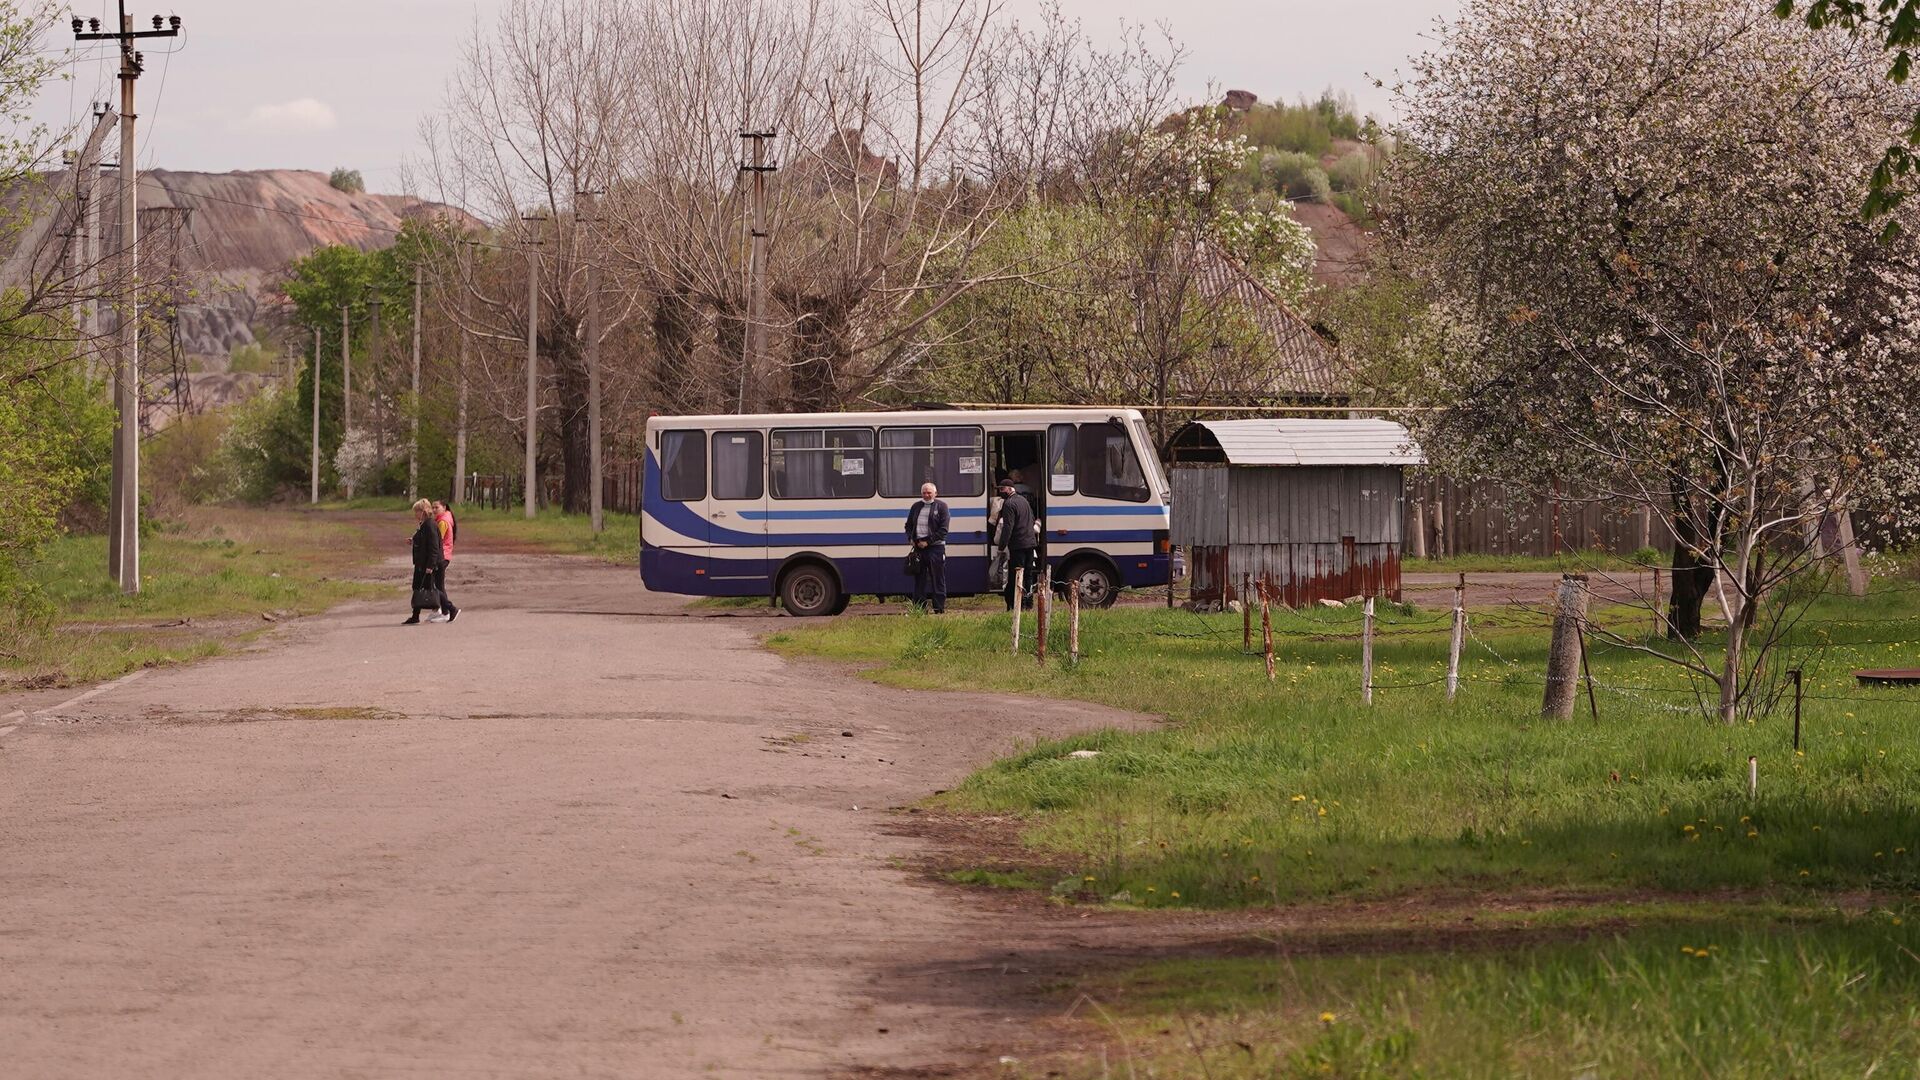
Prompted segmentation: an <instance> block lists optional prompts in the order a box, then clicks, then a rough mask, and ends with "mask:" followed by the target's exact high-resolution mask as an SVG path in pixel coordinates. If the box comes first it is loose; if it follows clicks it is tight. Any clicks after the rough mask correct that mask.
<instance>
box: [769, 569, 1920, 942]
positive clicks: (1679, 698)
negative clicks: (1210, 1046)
mask: <svg viewBox="0 0 1920 1080" xmlns="http://www.w3.org/2000/svg"><path fill="white" fill-rule="evenodd" d="M1913 595H1914V594H1913V593H1911V592H1899V593H1882V594H1880V595H1878V596H1876V597H1873V598H1870V599H1869V600H1867V601H1864V602H1855V601H1849V600H1841V599H1827V600H1823V601H1821V607H1820V610H1819V611H1818V612H1816V616H1817V617H1818V618H1819V619H1820V621H1819V622H1818V623H1817V624H1815V625H1810V627H1809V629H1808V630H1807V633H1806V637H1807V638H1808V640H1809V641H1824V642H1826V644H1825V645H1823V646H1822V647H1820V648H1819V649H1811V648H1810V649H1808V650H1805V651H1803V654H1802V655H1801V657H1800V659H1801V660H1802V661H1803V662H1804V663H1805V665H1806V668H1807V673H1808V678H1807V684H1806V685H1807V692H1808V694H1810V695H1815V696H1816V698H1817V699H1816V700H1809V701H1808V702H1807V703H1806V722H1805V728H1806V743H1805V751H1804V754H1803V755H1799V756H1796V755H1795V753H1794V752H1793V750H1792V749H1791V746H1790V740H1791V720H1790V716H1789V715H1788V714H1789V713H1790V710H1788V711H1787V713H1777V714H1776V715H1774V716H1773V717H1771V718H1768V719H1766V720H1764V721H1762V722H1760V723H1757V724H1741V725H1739V726H1736V727H1726V726H1723V725H1720V724H1717V723H1711V722H1708V721H1706V720H1704V719H1702V718H1701V717H1700V716H1699V715H1698V714H1694V713H1686V712H1674V711H1670V710H1671V709H1674V708H1683V707H1685V705H1686V704H1687V703H1689V702H1690V701H1691V698H1690V697H1689V696H1688V695H1687V694H1686V693H1685V692H1684V691H1682V692H1678V693H1674V692H1668V691H1672V690H1675V689H1679V688H1681V687H1682V686H1683V685H1684V684H1683V683H1681V682H1680V680H1679V679H1678V677H1677V676H1676V675H1675V674H1674V672H1673V670H1672V669H1670V668H1667V667H1665V666H1663V665H1660V664H1659V663H1658V662H1657V661H1649V660H1646V659H1643V658H1639V657H1636V656H1633V655H1630V654H1627V653H1625V652H1623V651H1621V650H1618V649H1607V648H1596V649H1595V650H1594V653H1593V665H1594V670H1595V677H1596V679H1598V680H1599V681H1600V682H1601V683H1602V684H1603V685H1607V686H1619V687H1627V688H1642V689H1634V690H1632V691H1631V692H1625V691H1606V692H1603V693H1602V694H1601V695H1600V708H1601V716H1600V719H1599V721H1598V722H1597V723H1596V722H1594V721H1592V720H1590V719H1588V718H1587V716H1586V703H1585V702H1584V701H1582V702H1581V712H1580V713H1579V714H1578V715H1577V717H1576V719H1575V720H1573V721H1571V722H1543V721H1542V720H1541V719H1540V717H1539V715H1538V714H1539V708H1540V697H1541V690H1542V683H1541V672H1542V671H1543V669H1544V654H1545V646H1546V633H1545V631H1544V629H1543V628H1541V627H1540V626H1539V625H1538V620H1537V619H1536V618H1534V617H1527V616H1518V615H1515V614H1511V613H1506V612H1499V613H1483V614H1482V615H1480V616H1478V618H1479V619H1480V620H1481V621H1480V622H1479V623H1478V629H1477V630H1476V636H1477V639H1478V640H1476V641H1475V642H1474V643H1472V644H1471V645H1470V648H1469V652H1468V656H1467V660H1466V663H1465V664H1464V685H1463V688H1462V690H1461V693H1460V699H1459V700H1458V701H1456V702H1455V703H1453V704H1452V705H1448V704H1447V703H1446V701H1445V697H1444V687H1443V686H1441V685H1437V684H1436V682H1435V681H1436V680H1437V679H1439V678H1440V677H1441V675H1442V674H1443V672H1444V665H1445V657H1446V637H1445V634H1444V629H1443V628H1444V625H1445V622H1444V613H1434V612H1419V613H1414V614H1403V613H1398V612H1395V613H1389V614H1388V615H1387V616H1385V617H1384V618H1383V619H1382V622H1381V627H1380V638H1379V646H1378V653H1377V660H1376V662H1377V665H1378V667H1377V674H1376V681H1377V684H1378V686H1379V689H1377V690H1376V693H1375V702H1374V704H1373V705H1371V706H1368V705H1365V704H1363V703H1362V702H1361V700H1360V693H1359V690H1360V686H1359V675H1358V671H1357V659H1358V653H1359V643H1358V641H1356V640H1354V638H1353V637H1352V636H1348V635H1352V634H1353V633H1354V631H1356V630H1357V625H1356V624H1357V620H1358V615H1357V614H1356V613H1355V612H1353V611H1351V610H1344V611H1330V610H1314V611H1310V612H1299V613H1294V612H1284V613H1279V614H1278V616H1277V631H1278V632H1279V634H1280V638H1279V640H1280V644H1279V647H1278V652H1279V664H1278V667H1279V678H1278V680H1277V681H1276V682H1274V683H1271V684H1269V683H1268V682H1267V680H1266V678H1265V677H1264V675H1263V672H1262V668H1261V663H1260V660H1259V658H1258V656H1245V655H1242V654H1241V652H1240V620H1239V617H1238V616H1235V615H1225V616H1198V615H1194V614H1191V613H1187V612H1179V611H1166V610H1160V609H1151V608H1148V609H1114V610H1110V611H1104V612H1092V613H1089V614H1088V615H1087V616H1086V620H1085V627H1084V632H1083V638H1084V643H1085V647H1086V650H1087V652H1086V655H1085V656H1084V657H1083V659H1082V661H1081V663H1080V665H1079V666H1078V667H1068V666H1066V665H1065V664H1063V663H1060V662H1057V661H1056V662H1053V663H1050V664H1049V666H1047V667H1046V668H1041V667H1039V666H1037V665H1036V664H1035V663H1034V662H1033V660H1032V658H1031V654H1030V653H1029V654H1028V655H1027V656H1025V657H1024V658H1022V659H1019V660H1010V659H1009V657H1008V656H1007V644H1006V643H1007V638H1008V625H1007V617H1006V616H1005V615H1004V614H993V615H969V614H959V615H953V614H950V615H948V616H946V617H945V619H944V620H941V621H937V622H936V621H934V620H932V619H927V618H906V617H902V618H898V619H886V618H849V619H841V620H836V621H833V622H825V623H820V624H817V625H813V626H807V627H803V628H800V629H795V630H791V631H788V632H785V633H782V634H777V635H775V636H774V637H772V638H771V639H770V642H771V643H772V644H773V645H774V646H775V647H776V648H779V649H782V650H785V651H787V652H790V653H803V654H810V655H817V656H822V657H828V658H833V659H837V660H844V661H854V662H859V663H864V664H868V665H877V666H876V667H875V669H874V671H873V675H874V677H875V678H877V679H879V680H881V681H883V682H886V683H889V684H893V685H898V686H909V687H925V688H943V689H952V688H969V689H997V690H1010V691H1018V692H1028V693H1037V694H1048V695H1057V696H1064V697H1076V698H1083V699H1086V700H1091V701H1097V702H1101V703H1104V704H1109V705H1114V706H1119V707H1122V708H1129V709H1136V710H1140V711H1143V712H1147V713H1152V714H1157V715H1160V716H1164V717H1166V718H1168V720H1169V721H1170V722H1169V723H1168V724H1167V725H1166V726H1165V727H1163V728H1161V729H1160V730H1152V731H1143V732H1134V733H1125V732H1118V731H1107V732H1100V733H1093V734H1087V735H1081V736H1077V737H1073V738H1069V739H1065V740H1060V741H1054V742H1046V743H1042V744H1040V745H1037V746H1034V747H1031V748H1029V749H1027V750H1025V751H1024V752H1021V753H1017V754H1014V755H1013V756H1011V757H1009V758H1006V759H1005V760H1002V761H999V762H997V763H995V764H993V765H991V766H989V767H987V768H985V769H983V770H981V771H980V772H978V773H976V774H974V775H973V776H971V777H970V778H968V779H967V780H966V781H965V782H964V783H962V784H961V785H959V786H958V787H957V788H955V789H954V790H953V791H951V792H949V793H948V794H946V795H944V796H942V797H940V799H939V804H940V805H941V806H942V807H943V808H946V809H950V810H954V811H959V812H974V813H983V814H997V815H1012V816H1016V817H1018V818H1020V819H1022V820H1023V821H1024V822H1025V823H1026V829H1025V833H1024V839H1025V842H1026V843H1028V844H1029V845H1031V846H1033V847H1035V848H1039V849H1043V850H1044V851H1046V852H1047V853H1049V856H1050V857H1049V858H1048V859H1045V860H1042V859H1038V858H1036V860H1035V862H1036V864H1044V863H1046V862H1054V863H1057V862H1058V861H1059V857H1060V856H1062V855H1064V856H1066V857H1067V858H1068V860H1069V861H1070V862H1072V863H1073V864H1075V865H1076V866H1077V868H1078V873H1077V874H1075V875H1072V877H1073V878H1076V879H1078V880H1077V882H1074V881H1070V882H1066V883H1063V884H1065V885H1066V887H1065V888H1064V889H1063V888H1060V887H1059V886H1056V891H1059V892H1062V893H1064V894H1065V895H1067V896H1069V897H1072V898H1076V899H1082V900H1098V899H1108V898H1112V897H1115V896H1119V897H1121V898H1123V899H1124V900H1125V901H1126V902H1128V903H1131V904H1134V905H1140V906H1146V907H1173V906H1178V907H1189V906H1204V907H1242V906H1249V905H1263V904H1271V903H1276V902H1284V901H1289V900H1297V899H1302V898H1313V897H1333V896H1368V895H1394V894H1402V893H1409V892H1415V891H1422V890H1433V889H1444V890H1456V891H1458V890H1467V891H1471V890H1497V889H1503V888H1511V887H1516V886H1524V887H1543V886H1544V887H1576V888H1583V889H1591V888H1599V889H1629V888H1633V889H1660V890H1670V891H1680V892H1687V891H1694V890H1704V889H1723V888H1734V889H1743V890H1745V889H1755V890H1786V891H1788V892H1802V891H1818V890H1824V889H1857V888H1892V889H1910V888H1920V767H1917V766H1920V751H1916V750H1915V749H1914V748H1913V742H1912V737H1911V736H1912V723H1913V719H1912V718H1913V716H1914V715H1915V710H1916V706H1917V705H1920V694H1916V692H1914V691H1910V690H1880V691H1865V690H1860V689H1857V688H1855V687H1854V685H1853V680H1852V679H1851V678H1849V677H1848V675H1847V672H1848V671H1849V670H1850V669H1851V668H1853V667H1855V666H1859V665H1861V664H1865V663H1872V664H1875V665H1886V664H1888V663H1893V662H1907V663H1911V662H1913V655H1914V653H1915V652H1916V646H1915V645H1911V644H1891V645H1889V644H1887V643H1888V642H1905V641H1920V610H1917V609H1916V607H1915V605H1914V603H1913V599H1912V597H1913ZM1642 618H1643V619H1644V617H1642ZM1843 619H1844V620H1854V621H1842V620H1843ZM1529 623H1531V624H1532V625H1529ZM1500 624H1507V625H1505V626H1504V627H1502V626H1501V625H1500ZM1257 633H1258V631H1257V629H1256V640H1257ZM1063 636H1064V635H1060V636H1058V637H1056V639H1055V643H1054V649H1055V655H1056V656H1057V655H1058V654H1059V652H1060V651H1061V650H1062V647H1063V645H1064V641H1063V640H1061V638H1062V637H1063ZM1481 642H1484V643H1485V644H1484V645H1483V644H1481ZM1496 654H1498V655H1496ZM1508 661H1511V663H1508ZM1827 697H1844V698H1847V699H1848V700H1824V698H1827ZM1855 698H1858V699H1859V700H1852V699H1855ZM1076 749H1093V750H1098V751H1100V755H1099V756H1098V757H1094V758H1090V759H1070V758H1068V757H1066V754H1067V752H1068V751H1071V750H1076ZM1748 755H1755V756H1757V757H1758V759H1759V762H1760V793H1759V796H1758V798H1749V797H1748V795H1747V790H1746V788H1747V784H1746V759H1747V757H1748ZM1055 877H1056V878H1057V877H1058V875H1057V874H1056V875H1055Z"/></svg>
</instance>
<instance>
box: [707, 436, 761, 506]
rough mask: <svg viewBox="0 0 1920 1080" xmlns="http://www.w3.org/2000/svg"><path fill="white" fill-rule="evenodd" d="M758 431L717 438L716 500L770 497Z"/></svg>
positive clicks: (714, 457)
mask: <svg viewBox="0 0 1920 1080" xmlns="http://www.w3.org/2000/svg"><path fill="white" fill-rule="evenodd" d="M761 439H762V436H761V434H760V433H759V432H757V431H720V432H715V433H714V436H713V497H714V498H716V499H757V498H759V497H760V496H762V495H764V494H766V489H767V485H766V470H764V469H762V468H761V467H760V451H761Z"/></svg>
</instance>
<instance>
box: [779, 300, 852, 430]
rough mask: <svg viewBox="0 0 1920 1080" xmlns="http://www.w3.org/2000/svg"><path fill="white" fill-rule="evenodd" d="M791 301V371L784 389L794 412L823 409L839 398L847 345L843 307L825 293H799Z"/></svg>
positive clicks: (847, 358)
mask: <svg viewBox="0 0 1920 1080" xmlns="http://www.w3.org/2000/svg"><path fill="white" fill-rule="evenodd" d="M797 301H798V302H796V303H794V304H793V305H792V310H793V311H794V312H795V313H796V317H795V319H794V327H793V360H792V368H793V373H792V376H791V385H790V386H789V389H788V392H787V400H788V402H789V403H790V405H789V407H790V408H792V410H793V411H794V412H825V411H829V410H832V409H837V408H839V407H840V405H841V404H843V402H842V401H841V399H840V398H841V394H840V373H841V372H842V371H843V370H844V369H845V368H846V366H847V364H848V363H849V362H850V360H851V357H850V355H849V351H848V349H847V325H846V323H847V309H846V308H845V307H844V306H843V305H841V304H838V303H836V302H834V301H833V300H832V299H830V298H827V297H800V298H797Z"/></svg>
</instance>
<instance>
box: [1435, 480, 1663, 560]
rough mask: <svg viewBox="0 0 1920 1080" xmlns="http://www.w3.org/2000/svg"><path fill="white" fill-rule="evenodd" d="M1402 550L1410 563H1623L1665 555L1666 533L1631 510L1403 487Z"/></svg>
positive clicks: (1447, 487) (1460, 488)
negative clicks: (1579, 557) (1495, 558)
mask: <svg viewBox="0 0 1920 1080" xmlns="http://www.w3.org/2000/svg"><path fill="white" fill-rule="evenodd" d="M1403 512H1404V513H1405V515H1406V543H1405V546H1404V547H1403V549H1402V550H1403V552H1404V553H1405V554H1407V555H1409V556H1411V557H1413V558H1416V559H1418V558H1428V557H1432V558H1439V557H1441V556H1445V555H1560V554H1566V553H1569V552H1576V551H1605V552H1608V553H1610V554H1614V555H1631V554H1633V553H1634V552H1636V551H1638V550H1640V549H1641V548H1644V547H1658V548H1666V547H1669V546H1670V545H1671V544H1672V534H1671V533H1669V532H1668V531H1667V528H1666V525H1665V524H1664V523H1663V522H1661V521H1659V520H1658V519H1656V518H1655V517H1654V516H1653V515H1652V514H1651V513H1650V512H1648V511H1647V510H1646V509H1645V508H1644V507H1642V506H1640V505H1638V504H1635V503H1625V502H1596V501H1594V500H1591V499H1581V498H1574V497H1560V498H1554V497H1542V496H1539V495H1533V494H1528V493H1522V492H1515V491H1512V490H1510V489H1508V488H1506V487H1504V486H1503V485H1499V484H1495V483H1491V482H1488V481H1484V480H1476V481H1459V480H1450V479H1447V478H1445V477H1431V476H1429V477H1418V478H1416V477H1412V476H1409V477H1408V478H1407V481H1406V503H1405V507H1404V511H1403Z"/></svg>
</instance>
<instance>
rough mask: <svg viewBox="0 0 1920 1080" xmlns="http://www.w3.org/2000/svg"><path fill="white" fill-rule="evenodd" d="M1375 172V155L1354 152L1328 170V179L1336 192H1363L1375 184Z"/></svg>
mask: <svg viewBox="0 0 1920 1080" xmlns="http://www.w3.org/2000/svg"><path fill="white" fill-rule="evenodd" d="M1374 172H1375V166H1374V161H1373V154H1372V153H1371V152H1369V151H1366V150H1354V151H1352V152H1350V153H1348V154H1346V155H1344V156H1342V157H1341V158H1340V160H1338V161H1336V162H1334V163H1333V165H1332V167H1331V168H1329V169H1328V170H1327V179H1328V180H1330V181H1331V182H1332V183H1333V190H1335V191H1362V190H1365V189H1366V187H1367V186H1368V185H1369V184H1371V183H1373V175H1374Z"/></svg>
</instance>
